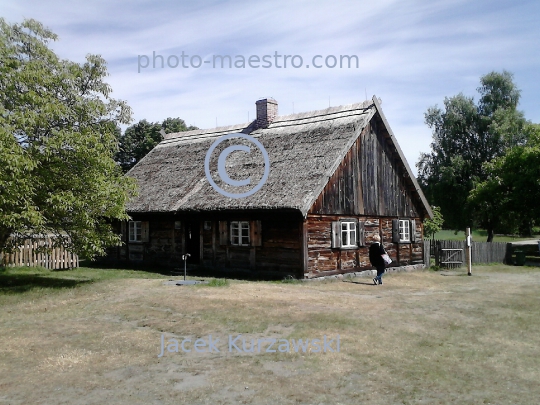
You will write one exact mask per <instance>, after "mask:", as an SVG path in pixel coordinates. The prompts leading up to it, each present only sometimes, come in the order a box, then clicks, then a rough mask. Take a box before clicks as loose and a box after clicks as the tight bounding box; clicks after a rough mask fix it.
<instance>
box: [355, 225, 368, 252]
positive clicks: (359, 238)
mask: <svg viewBox="0 0 540 405" xmlns="http://www.w3.org/2000/svg"><path fill="white" fill-rule="evenodd" d="M356 244H357V245H358V246H366V237H365V227H364V223H363V222H362V221H358V227H357V228H356Z"/></svg>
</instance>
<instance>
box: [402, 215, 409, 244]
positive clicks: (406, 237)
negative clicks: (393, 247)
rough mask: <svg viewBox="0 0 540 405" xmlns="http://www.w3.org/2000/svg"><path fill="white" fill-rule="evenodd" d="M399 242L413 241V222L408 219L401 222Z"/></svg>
mask: <svg viewBox="0 0 540 405" xmlns="http://www.w3.org/2000/svg"><path fill="white" fill-rule="evenodd" d="M399 241H400V242H410V241H411V222H410V221H409V220H408V219H400V220H399Z"/></svg>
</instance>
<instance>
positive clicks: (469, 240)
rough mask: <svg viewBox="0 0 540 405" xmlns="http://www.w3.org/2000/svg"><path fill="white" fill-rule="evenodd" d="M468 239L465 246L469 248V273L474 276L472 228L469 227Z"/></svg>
mask: <svg viewBox="0 0 540 405" xmlns="http://www.w3.org/2000/svg"><path fill="white" fill-rule="evenodd" d="M466 235H467V239H466V241H465V248H466V249H467V274H468V275H469V276H472V238H471V228H467V231H466Z"/></svg>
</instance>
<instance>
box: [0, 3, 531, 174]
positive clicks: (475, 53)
mask: <svg viewBox="0 0 540 405" xmlns="http://www.w3.org/2000/svg"><path fill="white" fill-rule="evenodd" d="M0 16H2V17H3V18H5V19H6V20H7V21H8V22H10V23H14V22H21V21H22V20H23V19H24V18H35V19H37V20H39V21H41V22H42V23H44V24H45V25H46V26H48V27H49V28H50V29H52V30H53V31H54V32H55V33H56V34H58V35H59V36H60V40H59V41H58V42H56V43H55V44H54V45H53V48H54V49H55V51H56V52H57V53H58V54H59V55H60V56H61V57H63V58H67V59H71V60H74V61H78V62H82V61H84V57H85V55H86V54H88V53H94V54H100V55H102V56H103V57H104V58H105V59H106V60H107V62H108V67H109V73H110V76H109V77H108V82H109V83H110V84H111V86H112V88H113V91H114V93H113V97H115V98H119V99H123V100H127V102H128V104H129V105H130V106H131V107H132V108H133V112H134V115H133V118H134V121H138V120H140V119H143V118H146V119H148V120H149V121H162V120H163V119H165V118H167V117H180V118H182V119H184V120H185V121H186V122H187V123H188V124H190V125H196V126H198V127H200V128H211V127H214V126H215V125H216V120H217V123H218V125H220V126H221V125H229V124H236V123H242V122H247V120H248V114H249V118H250V119H253V118H254V115H255V101H256V100H257V99H260V98H263V97H273V98H275V99H276V100H277V101H278V103H279V113H280V114H290V113H292V112H293V108H294V112H302V111H311V110H317V109H323V108H326V107H328V105H329V102H330V104H331V105H332V106H335V105H342V104H350V103H354V102H359V101H363V100H364V99H365V98H366V97H365V96H366V94H367V96H368V98H371V96H372V95H373V94H375V95H377V96H378V97H380V98H381V99H382V101H383V104H382V107H383V110H384V112H385V114H386V116H387V118H388V121H389V123H390V125H391V127H392V129H393V131H394V133H395V134H396V137H397V139H398V141H399V143H400V145H401V148H402V149H403V151H404V153H405V156H406V157H407V160H408V161H409V164H410V166H411V167H412V168H413V170H415V167H414V165H415V163H416V162H417V161H418V158H419V155H420V152H427V151H429V144H430V141H431V132H430V130H429V128H428V127H427V126H426V125H425V124H424V112H425V111H426V110H427V108H428V107H430V106H433V105H435V104H438V105H442V103H443V100H444V97H445V96H452V95H455V94H457V93H459V92H463V93H465V94H466V95H469V96H476V88H477V87H478V85H479V78H480V76H482V75H483V74H486V73H488V72H490V71H493V70H495V71H502V70H503V69H506V70H508V71H510V72H512V73H514V79H515V82H516V83H517V84H518V86H519V88H521V90H522V98H521V103H520V109H521V110H523V111H524V112H525V116H526V117H527V118H528V119H530V120H532V121H533V122H540V109H539V108H538V101H539V97H538V94H539V92H540V80H538V79H539V74H538V73H539V71H540V52H539V44H540V24H539V23H538V21H539V19H540V18H539V17H540V2H538V1H537V0H535V1H515V0H514V1H506V0H503V1H497V0H489V1H488V0H479V1H470V0H469V1H461V0H447V1H436V0H435V1H413V0H380V1H378V2H373V1H364V0H357V1H346V0H337V1H336V0H334V1H294V2H293V1H281V0H272V1H266V0H263V1H252V0H250V1H243V0H239V1H191V0H189V1H178V0H177V1H146V0H138V1H129V2H125V1H110V0H107V1H104V0H86V1H77V0H75V1H69V2H68V1H54V0H53V1H46V0H42V1H40V2H35V1H30V0H17V1H12V0H3V1H2V3H1V4H0ZM153 52H156V54H159V55H162V56H164V58H165V61H166V60H167V58H168V57H169V56H171V55H176V56H179V55H181V53H182V52H184V53H185V54H187V55H189V56H190V57H191V56H193V55H197V56H200V57H201V59H203V60H209V61H211V60H212V55H231V56H232V57H233V60H234V57H235V56H236V55H242V56H244V57H245V58H246V59H247V58H249V56H251V55H258V56H259V57H262V56H263V55H274V53H275V52H277V53H278V54H279V55H299V56H301V57H302V59H303V66H302V67H301V68H292V67H290V66H289V67H288V68H277V67H275V66H273V67H271V68H266V69H263V68H250V67H246V68H244V69H236V68H233V69H221V68H212V67H211V64H203V66H201V67H200V68H192V67H188V68H182V67H180V66H179V67H177V68H171V67H168V66H167V65H166V62H165V67H164V68H160V67H157V68H155V69H154V68H152V67H151V66H152V62H151V60H152V59H151V58H152V54H153ZM139 55H148V56H149V57H150V66H149V67H148V68H146V69H140V70H141V71H140V73H138V70H139V69H138V60H139ZM315 55H323V57H326V56H328V55H335V56H337V57H338V58H339V56H340V55H356V56H357V57H358V60H359V66H358V68H356V67H354V68H341V69H339V68H333V69H331V68H327V67H323V68H320V69H314V68H313V66H310V68H307V67H305V65H308V64H311V58H312V57H313V56H315ZM141 60H142V61H143V62H144V58H143V59H141ZM272 60H273V61H274V60H275V59H274V58H272ZM280 60H281V62H280V63H281V64H282V61H283V58H281V59H280ZM174 61H175V59H174V57H173V58H172V59H171V64H174ZM194 61H195V62H196V61H197V60H196V59H195V60H194ZM296 61H297V62H298V61H299V59H298V58H297V59H296ZM329 61H331V60H329ZM157 62H158V66H160V63H159V59H158V60H157ZM188 62H189V60H188V59H186V63H188ZM318 62H319V63H320V62H323V63H324V59H322V60H321V59H318ZM188 65H189V63H188ZM293 106H294V107H293Z"/></svg>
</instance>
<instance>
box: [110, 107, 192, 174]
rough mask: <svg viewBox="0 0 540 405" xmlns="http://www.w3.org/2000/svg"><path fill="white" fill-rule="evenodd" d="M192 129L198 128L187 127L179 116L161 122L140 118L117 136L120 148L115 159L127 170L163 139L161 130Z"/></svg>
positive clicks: (171, 131)
mask: <svg viewBox="0 0 540 405" xmlns="http://www.w3.org/2000/svg"><path fill="white" fill-rule="evenodd" d="M193 129H198V128H197V127H194V126H189V127H188V126H187V125H186V123H185V122H184V120H182V119H180V118H167V119H165V120H164V121H163V122H161V123H159V122H154V123H151V122H148V121H147V120H141V121H139V122H138V123H136V124H134V125H131V126H130V127H128V128H127V129H126V131H125V132H124V134H123V135H121V136H119V138H118V139H119V143H120V149H119V151H118V153H117V154H116V161H117V162H118V163H119V164H120V166H121V167H122V170H123V171H124V172H127V171H129V169H131V168H132V167H133V166H135V165H136V164H137V162H138V161H139V160H141V159H142V158H143V157H145V156H146V154H147V153H148V152H150V151H151V150H152V149H153V148H154V147H155V146H156V145H157V144H158V143H160V142H161V141H162V140H163V135H162V131H163V132H165V133H166V134H169V133H174V132H182V131H191V130H193Z"/></svg>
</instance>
